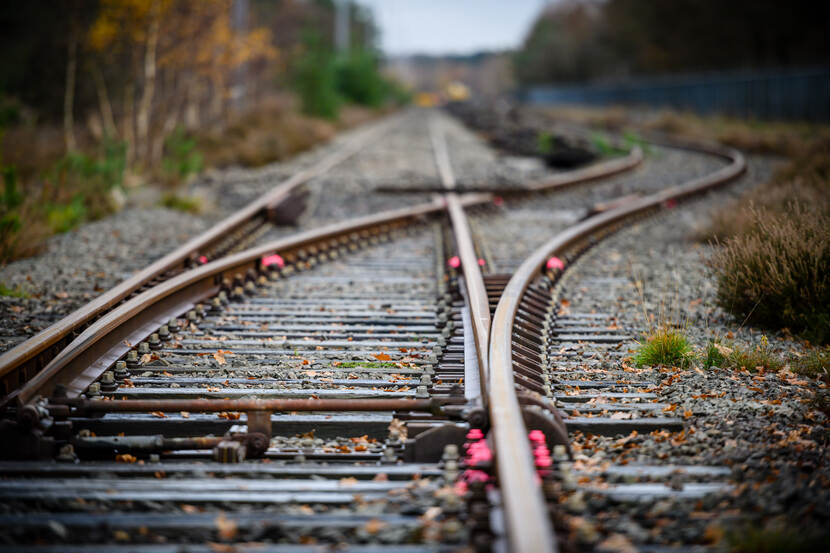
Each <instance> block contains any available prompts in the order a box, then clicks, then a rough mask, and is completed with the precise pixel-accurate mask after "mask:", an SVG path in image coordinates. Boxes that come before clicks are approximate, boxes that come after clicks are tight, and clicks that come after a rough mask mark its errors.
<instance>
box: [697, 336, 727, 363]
mask: <svg viewBox="0 0 830 553" xmlns="http://www.w3.org/2000/svg"><path fill="white" fill-rule="evenodd" d="M728 354H729V350H728V348H727V347H726V346H724V345H723V344H721V343H720V342H719V341H717V340H710V341H709V343H707V344H706V347H705V348H704V350H703V354H702V355H701V361H702V363H703V368H704V369H711V368H712V367H719V368H721V367H724V366H725V364H726V356H727V355H728Z"/></svg>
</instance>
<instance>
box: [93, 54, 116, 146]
mask: <svg viewBox="0 0 830 553" xmlns="http://www.w3.org/2000/svg"><path fill="white" fill-rule="evenodd" d="M90 72H91V73H92V80H93V81H95V91H96V93H97V95H98V105H99V108H100V110H101V120H102V121H103V122H104V134H105V135H106V136H107V137H108V138H111V139H115V138H117V137H118V128H117V127H116V126H115V117H114V116H113V115H112V104H110V97H109V93H108V92H107V83H106V81H104V75H103V73H101V68H100V67H99V66H98V64H97V63H95V62H92V65H91V66H90Z"/></svg>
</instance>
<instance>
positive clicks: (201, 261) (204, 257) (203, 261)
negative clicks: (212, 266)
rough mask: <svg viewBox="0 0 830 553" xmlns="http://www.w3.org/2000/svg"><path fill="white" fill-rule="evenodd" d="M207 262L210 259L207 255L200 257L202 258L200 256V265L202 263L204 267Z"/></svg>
mask: <svg viewBox="0 0 830 553" xmlns="http://www.w3.org/2000/svg"><path fill="white" fill-rule="evenodd" d="M207 262H208V258H207V256H206V255H200V256H199V263H201V264H202V265H204V264H205V263H207Z"/></svg>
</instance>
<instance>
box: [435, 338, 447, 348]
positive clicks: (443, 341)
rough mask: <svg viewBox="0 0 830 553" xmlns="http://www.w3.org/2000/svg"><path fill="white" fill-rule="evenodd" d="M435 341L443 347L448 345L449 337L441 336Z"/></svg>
mask: <svg viewBox="0 0 830 553" xmlns="http://www.w3.org/2000/svg"><path fill="white" fill-rule="evenodd" d="M435 342H436V345H438V346H440V347H442V348H443V347H444V346H446V345H447V339H446V338H445V337H444V336H439V337H438V338H436V339H435Z"/></svg>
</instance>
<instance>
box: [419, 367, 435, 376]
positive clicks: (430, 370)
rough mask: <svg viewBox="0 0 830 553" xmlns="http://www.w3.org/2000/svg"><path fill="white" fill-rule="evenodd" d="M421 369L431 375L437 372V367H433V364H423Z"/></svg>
mask: <svg viewBox="0 0 830 553" xmlns="http://www.w3.org/2000/svg"><path fill="white" fill-rule="evenodd" d="M421 370H422V371H423V373H424V374H429V375H433V374H435V369H433V368H432V365H423V366H422V367H421Z"/></svg>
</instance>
